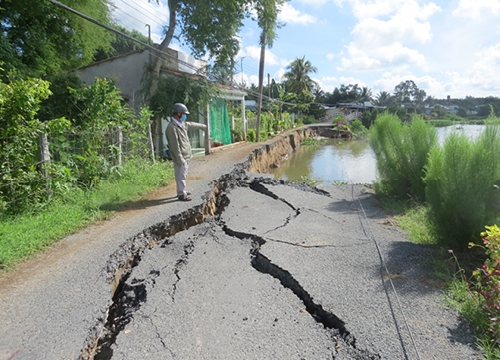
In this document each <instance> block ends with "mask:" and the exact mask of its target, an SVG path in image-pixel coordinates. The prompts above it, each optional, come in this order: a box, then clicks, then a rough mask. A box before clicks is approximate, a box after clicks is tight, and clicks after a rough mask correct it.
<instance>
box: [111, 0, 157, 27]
mask: <svg viewBox="0 0 500 360" xmlns="http://www.w3.org/2000/svg"><path fill="white" fill-rule="evenodd" d="M130 1H131V2H132V3H134V4H136V5H139V4H138V3H136V2H135V1H134V0H130ZM121 2H122V3H124V4H125V5H127V6H129V7H131V8H132V9H134V10H135V11H137V12H139V13H141V14H142V15H144V16H146V17H147V18H148V19H151V18H150V17H149V16H148V15H146V14H144V13H143V12H142V11H140V10H138V9H137V8H135V7H133V6H132V5H130V4H129V3H127V2H125V0H121ZM115 6H116V4H115ZM139 6H140V5H139ZM116 8H117V9H119V7H118V6H116ZM141 9H142V10H144V11H146V12H147V13H148V14H149V15H151V16H153V17H155V18H156V19H157V20H158V21H159V22H156V23H157V24H159V25H160V26H163V25H162V23H163V21H164V19H160V18H159V17H158V16H156V14H154V13H152V12H151V11H149V9H147V8H144V7H143V8H141Z"/></svg>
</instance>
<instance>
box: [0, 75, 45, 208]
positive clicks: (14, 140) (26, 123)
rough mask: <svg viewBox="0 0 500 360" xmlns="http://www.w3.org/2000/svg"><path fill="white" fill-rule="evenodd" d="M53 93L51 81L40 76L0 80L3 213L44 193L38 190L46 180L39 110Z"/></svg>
mask: <svg viewBox="0 0 500 360" xmlns="http://www.w3.org/2000/svg"><path fill="white" fill-rule="evenodd" d="M49 95H50V91H49V83H48V82H46V81H43V80H39V79H28V80H26V81H22V80H13V81H10V82H8V83H0V180H1V181H0V212H1V211H13V210H15V209H24V208H26V207H27V206H28V203H29V202H30V201H35V202H36V201H38V200H40V198H43V196H44V194H43V193H42V192H40V191H36V189H39V188H40V187H42V186H43V184H44V183H45V181H44V178H43V176H42V175H41V173H40V172H39V171H38V168H37V162H38V153H37V150H38V140H39V136H40V133H41V130H42V123H41V122H40V121H39V120H38V119H37V118H36V113H37V111H38V110H39V108H40V102H41V101H42V100H44V99H46V98H47V97H48V96H49ZM45 195H46V194H45Z"/></svg>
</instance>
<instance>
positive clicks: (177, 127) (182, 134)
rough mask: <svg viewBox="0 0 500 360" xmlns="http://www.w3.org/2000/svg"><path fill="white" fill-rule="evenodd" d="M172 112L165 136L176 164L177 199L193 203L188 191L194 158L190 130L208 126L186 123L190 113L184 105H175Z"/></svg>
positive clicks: (204, 128)
mask: <svg viewBox="0 0 500 360" xmlns="http://www.w3.org/2000/svg"><path fill="white" fill-rule="evenodd" d="M172 112H173V116H172V118H171V121H170V123H169V124H168V126H167V129H166V130H165V135H166V137H167V142H168V148H169V149H170V154H171V156H172V160H173V162H174V171H175V183H176V185H177V198H178V199H179V200H180V201H191V197H190V196H189V195H191V193H190V192H189V191H187V190H186V179H187V175H188V168H189V159H191V157H192V154H191V143H190V142H189V137H188V129H199V130H206V128H207V126H206V125H205V124H200V123H195V122H190V121H186V118H187V115H188V114H189V111H188V108H187V107H186V105H184V104H181V103H177V104H174V107H173V109H172Z"/></svg>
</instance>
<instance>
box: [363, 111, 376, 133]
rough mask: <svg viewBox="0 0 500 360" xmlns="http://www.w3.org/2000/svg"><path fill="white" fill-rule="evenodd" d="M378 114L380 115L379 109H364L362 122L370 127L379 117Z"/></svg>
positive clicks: (366, 126)
mask: <svg viewBox="0 0 500 360" xmlns="http://www.w3.org/2000/svg"><path fill="white" fill-rule="evenodd" d="M378 115H379V111H378V109H373V110H371V111H370V110H368V111H364V112H363V113H362V114H361V122H362V123H363V126H364V127H365V128H367V129H369V128H370V127H371V126H372V125H373V123H374V122H375V120H376V119H377V116H378Z"/></svg>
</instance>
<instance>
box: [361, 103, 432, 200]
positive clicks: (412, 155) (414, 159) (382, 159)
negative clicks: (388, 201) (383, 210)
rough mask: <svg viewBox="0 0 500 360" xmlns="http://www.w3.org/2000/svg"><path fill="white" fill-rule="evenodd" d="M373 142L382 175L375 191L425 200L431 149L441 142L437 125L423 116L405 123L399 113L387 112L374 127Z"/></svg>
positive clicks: (371, 134) (379, 173) (371, 136)
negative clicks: (426, 176)
mask: <svg viewBox="0 0 500 360" xmlns="http://www.w3.org/2000/svg"><path fill="white" fill-rule="evenodd" d="M370 144H371V146H372V149H373V151H374V152H375V158H376V161H377V164H376V167H377V171H378V176H379V180H378V181H377V182H376V183H375V191H376V192H377V193H379V194H381V193H383V194H386V195H394V196H397V197H401V198H407V197H408V196H410V197H414V198H416V199H420V200H423V199H424V197H425V185H424V181H423V176H424V166H425V165H426V163H427V155H428V153H429V151H430V149H431V148H432V147H433V146H435V145H436V144H437V133H436V129H434V128H433V127H431V126H430V125H429V124H427V123H426V122H425V121H424V120H422V119H421V118H420V117H414V119H413V121H412V122H410V123H402V122H401V121H400V120H399V118H398V117H396V116H395V115H391V114H389V113H384V114H382V115H380V116H379V117H377V120H376V121H375V124H374V125H373V126H372V127H371V128H370Z"/></svg>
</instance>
